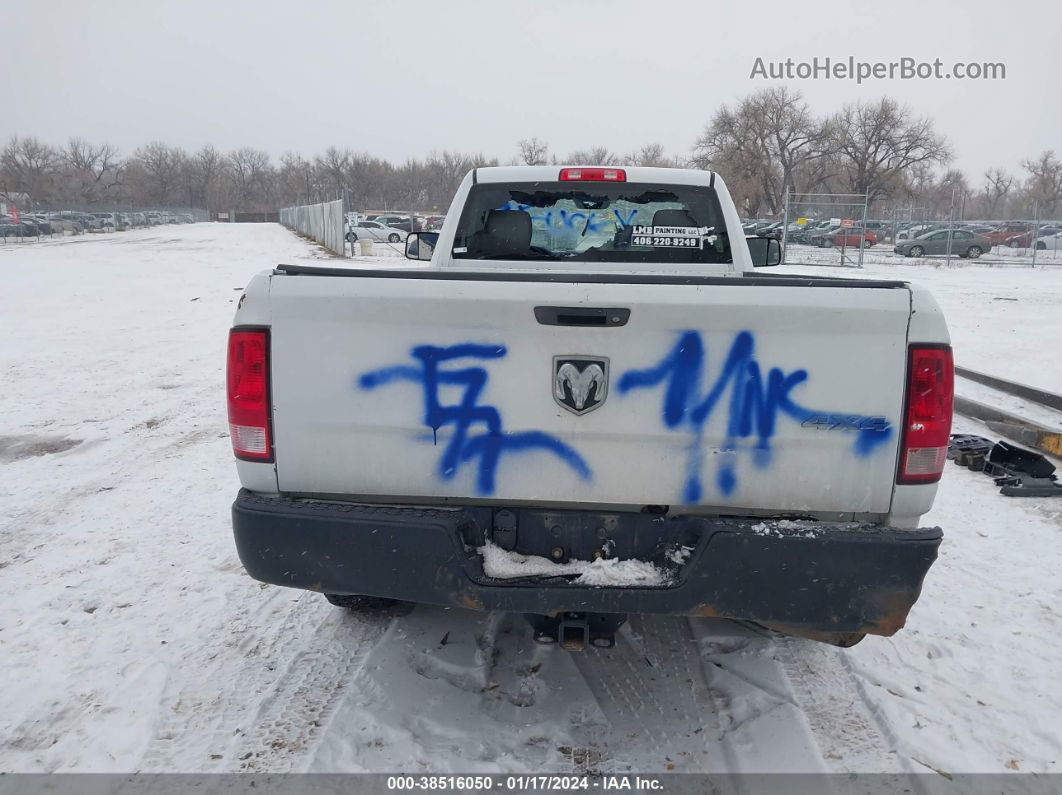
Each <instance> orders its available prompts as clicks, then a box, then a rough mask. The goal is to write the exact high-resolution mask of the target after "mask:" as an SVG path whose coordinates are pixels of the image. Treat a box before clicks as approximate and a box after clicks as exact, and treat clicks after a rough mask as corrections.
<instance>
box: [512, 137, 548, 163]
mask: <svg viewBox="0 0 1062 795" xmlns="http://www.w3.org/2000/svg"><path fill="white" fill-rule="evenodd" d="M517 147H518V148H519V150H520V156H519V159H520V162H522V163H523V164H524V165H525V166H543V165H545V164H546V163H547V162H549V146H548V145H547V144H546V142H545V141H540V140H538V138H524V139H523V140H521V141H519V142H518V143H517Z"/></svg>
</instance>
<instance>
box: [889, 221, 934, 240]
mask: <svg viewBox="0 0 1062 795" xmlns="http://www.w3.org/2000/svg"><path fill="white" fill-rule="evenodd" d="M944 228H945V227H944V225H943V224H930V223H921V224H911V225H910V226H908V227H907V228H906V229H901V230H900V231H899V232H897V234H896V239H897V240H913V239H914V238H916V237H918V236H919V235H925V234H928V233H929V232H935V231H936V230H938V229H944Z"/></svg>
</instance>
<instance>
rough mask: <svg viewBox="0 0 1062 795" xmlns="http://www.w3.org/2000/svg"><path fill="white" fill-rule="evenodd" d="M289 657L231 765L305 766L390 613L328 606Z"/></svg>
mask: <svg viewBox="0 0 1062 795" xmlns="http://www.w3.org/2000/svg"><path fill="white" fill-rule="evenodd" d="M330 612H331V615H330V616H328V617H327V618H326V619H325V620H324V621H322V622H321V623H320V624H319V625H318V626H317V628H316V629H315V630H314V632H313V633H312V635H311V636H310V637H308V638H306V639H305V645H304V646H303V648H302V649H301V650H299V651H298V652H297V653H296V654H295V656H294V657H293V658H292V659H291V660H290V661H289V663H288V665H287V666H286V670H285V671H284V673H283V675H282V676H281V677H280V678H279V679H278V680H277V682H276V685H275V687H274V689H273V691H272V692H271V693H270V694H269V695H268V696H267V697H266V698H265V699H263V700H262V701H261V703H260V704H259V708H258V712H257V715H256V716H255V718H254V720H253V721H252V722H251V724H250V726H249V727H248V728H247V729H246V730H244V731H243V732H242V733H241V736H240V739H239V741H238V742H237V743H236V744H235V750H234V751H233V753H231V754H230V755H229V764H228V767H230V769H238V770H241V771H254V772H266V771H268V772H293V771H297V770H298V769H300V768H301V767H302V766H304V765H305V764H306V760H307V759H308V758H309V757H310V756H312V751H313V746H314V745H315V744H316V743H317V741H319V739H320V737H321V735H322V733H323V731H324V730H325V729H326V727H327V724H328V722H329V720H330V719H331V717H332V715H333V713H334V711H335V707H336V705H337V704H338V702H339V701H340V699H341V698H342V696H343V695H344V691H345V689H346V687H347V685H348V684H349V683H350V681H351V679H352V678H353V677H355V676H356V674H357V670H358V669H359V668H360V667H361V664H362V663H363V662H364V660H365V657H366V656H367V655H368V653H369V652H370V651H371V650H372V648H373V647H374V646H375V645H376V643H377V642H378V641H379V640H380V639H381V638H382V637H383V635H384V632H385V631H386V630H387V627H388V626H389V625H390V623H391V621H392V616H391V615H387V614H381V615H378V616H359V615H356V614H354V613H351V612H350V611H346V610H339V609H336V608H334V607H333V608H331V609H330Z"/></svg>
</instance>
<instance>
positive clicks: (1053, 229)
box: [1003, 226, 1062, 248]
mask: <svg viewBox="0 0 1062 795" xmlns="http://www.w3.org/2000/svg"><path fill="white" fill-rule="evenodd" d="M1059 232H1062V227H1060V226H1042V227H1040V228H1039V229H1037V230H1036V231H1035V232H1033V230H1032V229H1029V230H1028V231H1025V232H1022V233H1021V234H1020V235H1014V237H1008V238H1007V239H1006V240H1004V241H1003V244H1004V245H1006V246H1009V247H1010V248H1028V247H1029V246H1030V245H1031V244H1032V242H1033V240H1038V239H1039V238H1041V237H1050V236H1051V235H1055V234H1058V233H1059Z"/></svg>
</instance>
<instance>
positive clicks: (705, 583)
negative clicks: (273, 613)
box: [219, 166, 954, 664]
mask: <svg viewBox="0 0 1062 795" xmlns="http://www.w3.org/2000/svg"><path fill="white" fill-rule="evenodd" d="M663 171H664V170H663V169H656V168H638V167H634V166H631V167H627V168H625V169H614V168H594V167H586V168H578V169H575V168H572V169H561V168H559V167H553V166H518V167H504V168H490V167H486V168H477V169H475V171H474V172H470V173H469V174H468V175H467V176H466V177H465V179H464V180H463V181H462V183H461V184H460V186H459V187H458V189H457V192H456V195H455V197H454V200H453V208H454V209H453V212H451V213H450V214H449V216H448V218H447V221H446V224H445V225H444V227H443V230H442V232H440V233H428V232H421V233H418V234H416V235H413V236H411V239H409V241H408V244H409V245H408V247H407V250H406V254H407V256H408V257H409V258H410V259H413V260H415V261H419V262H424V261H425V260H427V259H428V257H429V256H432V255H431V254H429V252H428V251H425V250H424V248H429V249H433V250H434V258H435V262H434V265H435V267H433V268H428V269H424V268H420V269H412V268H395V267H392V268H389V269H385V270H373V271H364V270H359V269H357V268H328V269H323V268H321V267H320V266H314V265H280V266H278V267H275V268H270V269H269V270H264V271H262V272H261V273H259V274H258V275H256V276H255V277H254V278H253V280H252V282H251V284H250V286H249V287H248V288H247V289H246V291H245V292H244V294H243V295H244V297H245V298H246V300H241V301H240V302H239V303H238V305H237V309H236V314H235V317H234V319H233V324H232V325H233V327H232V330H231V332H230V334H229V338H228V373H227V378H226V383H227V390H228V392H227V399H228V419H229V427H230V431H231V432H230V434H229V437H230V440H231V443H232V448H233V453H234V455H235V457H236V458H237V459H238V460H237V462H236V470H237V474H238V476H239V480H240V483H241V486H242V488H241V489H240V490H239V491H238V492H237V493H236V494H234V497H235V502H234V504H233V506H232V509H231V511H230V512H229V513H228V515H229V516H231V521H232V525H233V532H234V535H235V540H236V548H237V550H238V552H239V556H240V559H241V561H242V562H243V565H244V566H245V567H246V570H247V573H248V574H249V575H250V576H251V577H253V578H255V579H257V580H260V581H263V582H269V583H273V584H276V585H282V586H286V587H291V588H303V589H311V590H314V591H316V592H318V593H321V594H323V596H324V598H326V599H327V600H328V601H329V602H330V603H331V604H333V605H336V606H337V607H341V608H344V609H348V610H353V611H358V612H363V613H371V612H373V611H375V612H377V613H379V612H382V611H387V610H391V609H393V608H394V607H395V604H396V600H402V601H405V602H412V603H423V604H435V605H441V606H446V607H450V608H460V609H472V610H478V611H488V610H503V611H510V612H514V613H519V614H523V615H525V616H526V617H527V619H528V620H529V621H530V622H531V624H532V627H533V629H532V632H531V633H529V634H530V635H531V636H532V637H534V638H535V640H536V641H538V642H540V643H543V644H552V645H553V646H554V647H561V648H564V649H568V650H572V651H582V650H584V649H588V648H590V647H599V648H600V649H602V650H603V649H607V648H608V647H611V646H613V645H614V642H615V641H614V636H615V633H616V631H617V630H618V629H619V628H620V626H621V625H622V624H623V623H624V622H625V621H626V618H627V615H628V614H645V613H649V614H665V615H675V616H690V615H699V616H713V617H726V618H731V619H739V620H745V621H752V622H756V623H757V624H759V625H761V626H765V627H767V628H768V629H775V630H778V631H781V632H788V633H790V634H797V635H801V636H804V637H810V638H815V639H817V640H820V641H827V642H831V643H834V644H837V645H840V646H849V645H852V644H853V643H856V642H858V641H859V640H860V639H862V637H863V636H864V634H867V633H870V634H878V635H892V634H893V633H895V632H897V631H898V630H899V629H900V628H901V627H902V626H903V625H904V622H905V620H906V619H907V616H908V611H909V610H910V609H911V606H912V605H913V604H914V603H915V600H916V599H917V598H918V595H919V593H920V591H921V586H922V582H923V579H924V577H925V576H926V574H927V572H928V571H929V570H930V567H931V565H932V563H933V561H934V559H935V558H936V555H937V548H938V547H939V545H940V542H941V538H942V532H941V530H940V528H939V527H935V526H933V525H932V524H929V525H928V526H927V525H926V524H923V523H922V521H921V517H922V516H923V515H924V514H926V513H928V511H929V510H930V509H931V507H932V505H933V499H934V495H935V493H936V488H937V482H938V481H939V479H940V477H941V473H942V472H943V470H944V468H945V466H948V464H947V458H946V453H947V447H948V438H949V437H948V434H949V432H950V430H951V417H952V400H953V380H954V379H953V367H952V351H951V346H950V343H949V336H948V330H947V326H946V324H945V321H944V316H943V314H942V313H941V311H940V309H939V308H938V306H937V305H936V303H935V302H934V300H933V298H932V297H931V296H930V295H929V293H928V292H927V291H925V290H924V289H921V288H919V287H917V286H915V285H911V284H908V283H906V282H902V281H896V280H890V281H871V280H867V279H854V278H853V279H845V278H838V277H830V278H822V279H813V280H792V279H776V278H770V277H768V276H766V275H762V272H761V271H760V270H759V269H760V268H762V267H766V266H770V265H776V264H778V262H779V259H780V256H779V255H780V248H781V247H780V246H779V245H778V241H776V240H772V239H767V238H762V237H754V238H751V239H746V238H745V237H744V236H743V235H742V233H741V229H740V227H739V226H738V225H737V213H736V210H735V208H734V205H733V202H732V201H731V199H730V197H729V194H728V193H727V191H726V187H725V185H724V183H723V180H722V178H721V177H720V176H719V175H718V174H713V173H710V172H707V171H701V170H692V169H691V170H685V169H669V170H668V171H667V178H666V179H661V174H662V172H663ZM605 174H608V175H610V176H609V181H605V177H604V175H605ZM473 175H475V177H473ZM617 175H619V176H618V178H617ZM529 194H533V195H534V196H535V205H534V206H533V207H530V208H528V209H526V210H501V209H497V208H498V205H499V197H500V196H506V197H512V198H515V197H520V196H527V195H529ZM591 203H592V204H593V206H595V207H604V208H609V207H612V208H615V207H617V206H618V207H623V208H624V212H625V213H627V214H628V217H634V216H637V217H638V218H644V219H645V221H644V225H638V226H634V225H622V224H616V223H613V222H611V221H602V223H600V224H599V225H595V228H594V229H589V225H587V227H588V229H587V231H586V233H585V235H584V234H577V235H567V234H551V232H552V231H553V230H552V228H551V225H550V224H549V223H548V222H547V221H546V218H547V214H548V217H550V218H558V217H559V215H560V210H562V209H565V208H568V207H571V206H588V205H589V204H591ZM602 215H604V213H602ZM730 219H733V221H732V222H731V220H730ZM704 227H710V228H713V229H715V230H721V231H722V232H723V233H724V234H721V235H718V236H713V238H715V240H716V242H717V244H715V245H701V244H702V243H703V240H702V239H701V238H700V237H699V235H697V234H693V233H684V234H679V235H675V234H673V233H669V232H668V231H666V230H675V229H685V230H696V229H698V228H704ZM628 230H631V231H628ZM633 230H639V231H638V232H634V231H633ZM657 230H661V231H659V232H658V231H657ZM440 241H445V245H444V246H438V247H436V244H437V243H439V242H440ZM690 241H692V242H690ZM425 244H426V245H425ZM326 274H327V275H326ZM725 277H737V278H725ZM705 284H709V285H711V286H710V287H708V288H706V287H705V286H703V285H705ZM728 285H730V286H728ZM767 303H769V304H770V309H769V311H765V305H766V304H767ZM613 306H615V307H624V309H622V310H620V309H616V310H612V309H605V308H604V307H613ZM628 315H629V316H630V319H631V322H632V323H633V324H635V325H634V327H633V328H632V327H628V329H624V328H621V327H622V326H623V325H624V324H625V323H627V316H628ZM868 316H872V317H873V318H874V322H873V323H869V324H867V323H865V322H864V321H865V319H866V318H867V317H868ZM263 318H266V319H268V328H264V327H263V325H262V324H263ZM536 319H537V322H536ZM598 321H600V322H598ZM590 325H593V326H601V327H604V326H606V325H608V326H616V328H611V329H606V328H598V329H589V330H588V328H587V327H588V326H590ZM856 327H859V328H860V339H859V340H858V341H857V342H853V341H852V340H851V339H846V337H850V335H851V333H852V329H853V328H856ZM322 341H324V345H322ZM382 342H386V344H381V343H382ZM709 351H710V352H711V354H710V355H709V354H708V352H709ZM728 351H729V352H728ZM724 362H725V364H723V363H724ZM768 370H770V378H769V379H768V378H767V375H766V374H767V371H768ZM761 373H762V374H763V376H762V377H761ZM790 393H792V394H790ZM719 450H725V451H727V454H726V455H720V456H714V455H711V453H712V452H716V451H719ZM766 453H769V455H767V454H766ZM324 497H327V498H328V499H324ZM219 514H220V511H219ZM853 517H858V521H855V522H853V521H851V520H852V518H853ZM794 520H797V521H794ZM551 561H552V563H551ZM625 561H635V562H637V565H638V567H639V570H641V571H646V570H647V571H648V572H649V573H648V574H647V575H642V574H639V575H638V577H637V579H635V578H633V577H630V576H618V577H617V576H614V575H612V576H609V575H606V576H607V577H608V578H607V579H606V578H605V577H602V578H600V579H594V578H593V576H592V574H593V573H594V572H606V571H607V572H615V571H617V569H615V568H609V566H607V565H606V564H610V565H615V564H617V563H621V564H622V563H623V562H625ZM627 565H633V564H629V563H628V564H627ZM923 598H924V601H925V604H924V605H923V606H924V608H925V610H927V611H932V610H934V609H935V608H936V607H940V606H941V605H939V603H935V602H933V601H932V599H931V597H929V596H928V595H927V596H925V597H923ZM440 615H442V614H440ZM444 629H445V628H444V627H443V626H442V625H441V624H440V626H439V633H438V636H440V637H442V636H443V632H444ZM602 653H603V652H602ZM595 664H596V662H595ZM620 664H622V661H620Z"/></svg>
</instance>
